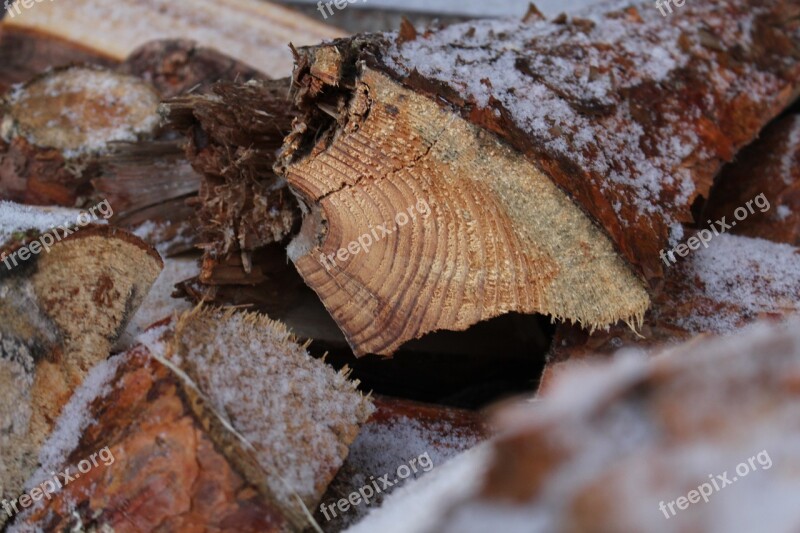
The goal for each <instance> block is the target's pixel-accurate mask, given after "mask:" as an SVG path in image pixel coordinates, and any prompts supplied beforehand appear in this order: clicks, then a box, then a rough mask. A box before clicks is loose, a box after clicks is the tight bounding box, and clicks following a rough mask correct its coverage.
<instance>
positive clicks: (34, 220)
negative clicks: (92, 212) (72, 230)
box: [0, 200, 81, 245]
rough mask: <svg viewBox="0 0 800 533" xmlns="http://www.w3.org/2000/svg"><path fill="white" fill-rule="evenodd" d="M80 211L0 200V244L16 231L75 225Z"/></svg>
mask: <svg viewBox="0 0 800 533" xmlns="http://www.w3.org/2000/svg"><path fill="white" fill-rule="evenodd" d="M80 213H81V211H80V210H78V209H68V208H64V207H33V206H28V205H21V204H17V203H14V202H8V201H5V200H0V245H2V244H3V243H5V242H7V241H8V240H9V239H11V237H12V236H13V235H14V233H17V232H25V231H27V230H35V231H36V232H39V233H45V232H47V231H49V230H51V229H53V228H54V227H56V226H63V225H64V224H68V225H75V223H76V220H77V218H78V215H79V214H80Z"/></svg>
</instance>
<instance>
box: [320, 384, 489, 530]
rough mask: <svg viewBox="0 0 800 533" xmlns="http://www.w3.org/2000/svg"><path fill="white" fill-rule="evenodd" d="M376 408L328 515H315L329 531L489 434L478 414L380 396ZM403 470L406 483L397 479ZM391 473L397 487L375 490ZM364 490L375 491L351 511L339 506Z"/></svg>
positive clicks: (338, 481) (335, 486) (330, 495)
mask: <svg viewBox="0 0 800 533" xmlns="http://www.w3.org/2000/svg"><path fill="white" fill-rule="evenodd" d="M375 408H376V410H375V413H373V415H372V417H371V418H370V419H369V421H368V422H367V423H366V424H365V425H364V427H363V428H361V433H360V434H359V436H358V438H357V439H356V440H355V442H354V443H353V445H352V446H351V447H350V454H349V455H348V456H347V460H346V461H345V463H344V465H343V466H342V468H341V470H339V473H338V474H337V475H336V478H334V480H333V482H332V483H331V485H330V487H328V490H327V492H326V493H325V495H324V496H323V497H322V504H325V505H326V508H325V511H324V512H323V510H322V508H319V509H317V510H316V511H315V512H316V518H317V521H318V522H319V523H320V524H324V525H325V531H326V532H330V533H333V532H336V531H341V530H343V529H345V528H346V527H348V526H349V525H350V524H354V523H357V522H358V521H359V520H360V519H361V518H363V517H364V516H365V515H366V514H367V513H369V512H370V511H372V510H373V509H375V508H377V507H379V506H380V505H381V503H382V502H383V501H384V499H385V498H386V497H387V495H388V494H390V493H391V492H393V491H395V490H398V489H399V488H400V487H401V486H404V485H405V483H410V482H411V480H412V479H417V478H419V477H422V476H423V475H425V474H426V473H427V472H430V471H431V470H433V469H434V468H439V467H441V466H442V465H443V464H444V463H445V462H446V461H448V460H449V459H450V458H451V457H454V456H456V455H457V454H459V453H461V452H464V451H466V450H468V449H470V448H472V447H474V446H476V445H477V444H478V443H480V442H482V441H483V440H485V439H486V438H487V436H488V433H489V431H488V429H487V428H486V426H485V425H484V423H483V420H482V416H481V415H480V414H478V413H476V412H474V411H465V410H461V409H452V408H447V407H442V406H439V405H427V404H421V403H417V402H410V401H407V400H401V399H398V398H391V397H381V396H376V397H375ZM403 465H405V466H403ZM398 469H399V470H400V475H401V476H406V478H405V479H406V480H407V481H406V480H403V479H400V478H399V477H398ZM386 474H388V477H386V478H385V480H386V481H388V482H389V483H392V486H386V484H385V483H383V482H377V488H376V485H375V484H373V483H372V482H373V481H377V480H379V479H380V478H382V477H383V476H385V475H386ZM364 487H369V489H371V490H367V489H365V491H364V493H365V494H366V496H367V497H368V498H369V501H364V500H363V498H362V500H361V502H360V503H358V504H357V505H352V506H351V507H350V509H349V510H348V511H347V512H341V508H337V504H338V502H339V501H340V500H342V499H345V500H348V498H349V496H350V494H359V489H363V488H364ZM370 493H371V494H370Z"/></svg>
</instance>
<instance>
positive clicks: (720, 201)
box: [701, 115, 800, 246]
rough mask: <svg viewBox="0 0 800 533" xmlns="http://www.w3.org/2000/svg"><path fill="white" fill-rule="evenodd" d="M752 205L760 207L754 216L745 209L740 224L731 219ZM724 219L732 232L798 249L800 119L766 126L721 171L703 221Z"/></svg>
mask: <svg viewBox="0 0 800 533" xmlns="http://www.w3.org/2000/svg"><path fill="white" fill-rule="evenodd" d="M760 195H763V198H761V199H759V200H755V199H756V197H758V196H760ZM764 200H766V202H767V204H764ZM754 201H757V202H758V203H759V208H753V209H754V211H755V212H754V213H750V211H749V210H748V211H747V216H746V217H745V218H743V219H739V218H738V217H737V216H736V215H735V213H736V210H737V209H742V208H744V209H747V207H746V206H747V203H748V202H750V203H751V204H750V205H751V207H752V206H753V202H754ZM763 205H768V207H769V209H766V210H765V209H764V208H763V207H761V206H763ZM722 217H726V220H727V221H728V223H730V222H736V227H734V228H732V229H731V230H730V231H731V232H733V233H737V234H739V235H747V236H749V237H760V238H762V239H767V240H770V241H774V242H784V243H787V244H791V245H793V246H800V115H790V116H788V117H786V118H783V119H781V120H779V121H778V122H776V123H775V124H772V125H770V126H769V127H768V128H766V130H765V131H764V133H763V134H762V135H761V138H760V139H759V140H758V141H756V142H755V143H753V144H752V145H751V146H748V147H747V148H746V149H744V150H742V152H741V153H740V154H739V155H738V156H737V158H736V161H735V162H734V163H731V164H730V165H728V166H727V167H725V169H723V171H722V173H721V174H720V176H719V177H718V178H717V180H716V184H715V185H714V189H713V190H712V192H711V196H710V198H709V201H708V203H707V204H706V206H705V213H704V214H703V217H702V220H711V221H712V223H713V222H714V221H717V220H721V219H722ZM701 225H703V224H701Z"/></svg>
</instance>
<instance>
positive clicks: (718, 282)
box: [677, 234, 800, 333]
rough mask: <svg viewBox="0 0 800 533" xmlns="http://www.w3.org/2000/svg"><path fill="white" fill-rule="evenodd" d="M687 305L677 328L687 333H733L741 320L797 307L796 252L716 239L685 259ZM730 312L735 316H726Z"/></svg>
mask: <svg viewBox="0 0 800 533" xmlns="http://www.w3.org/2000/svg"><path fill="white" fill-rule="evenodd" d="M690 261H691V263H690V265H689V269H688V278H687V279H689V280H696V282H690V287H691V289H690V290H693V294H692V295H691V296H690V298H691V301H700V299H707V300H709V301H711V302H713V304H714V305H713V306H711V307H707V306H704V305H696V306H693V307H692V309H691V310H689V313H690V314H688V315H687V316H681V317H679V318H678V319H677V324H678V325H680V326H681V327H683V328H686V329H687V330H689V331H690V332H694V333H701V332H712V333H726V332H731V331H734V330H735V329H736V328H737V327H738V326H739V324H740V322H741V321H743V320H744V319H746V318H754V317H756V316H757V315H758V314H759V313H770V312H777V311H780V310H786V311H790V310H794V311H798V310H799V306H800V253H798V249H797V248H794V247H792V246H789V245H788V244H779V243H774V242H770V241H766V240H763V239H754V238H750V237H741V236H735V235H730V234H722V235H720V236H718V237H715V238H714V239H713V240H712V241H711V243H710V245H709V247H708V249H703V248H701V249H699V250H697V251H696V252H694V255H692V256H691V258H690ZM728 308H732V309H734V310H735V312H730V311H729V310H728Z"/></svg>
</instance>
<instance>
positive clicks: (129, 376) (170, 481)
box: [11, 347, 287, 533]
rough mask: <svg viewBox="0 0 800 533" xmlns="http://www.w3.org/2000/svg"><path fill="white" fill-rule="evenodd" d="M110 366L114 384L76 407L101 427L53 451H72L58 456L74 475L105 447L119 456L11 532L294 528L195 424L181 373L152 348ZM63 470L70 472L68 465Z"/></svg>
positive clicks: (264, 532) (257, 532)
mask: <svg viewBox="0 0 800 533" xmlns="http://www.w3.org/2000/svg"><path fill="white" fill-rule="evenodd" d="M106 366H107V367H108V368H107V373H108V379H105V380H102V381H100V380H95V381H100V382H99V383H96V382H89V381H87V382H86V385H84V386H83V387H82V388H81V389H79V392H80V393H81V400H82V402H81V404H80V405H78V404H77V403H76V407H82V409H81V410H78V409H74V410H73V411H76V413H75V414H76V415H78V416H80V415H83V416H85V417H86V419H88V420H96V422H95V423H93V424H91V425H88V426H87V427H86V428H85V430H84V431H83V433H82V434H81V435H80V441H79V442H69V441H67V442H60V440H59V435H58V434H56V435H54V437H53V438H51V439H50V441H49V442H48V443H47V446H48V447H51V448H55V449H56V450H59V449H63V452H62V453H60V454H59V455H60V456H61V457H63V461H64V464H65V465H71V468H70V474H71V475H74V474H75V473H78V470H77V464H78V463H79V462H80V461H81V460H88V458H89V457H90V456H91V454H96V453H97V452H98V451H100V450H103V449H105V448H106V447H107V448H108V452H105V454H104V455H105V456H106V457H108V456H109V453H110V454H111V457H113V462H111V461H102V460H98V466H97V467H95V468H92V469H91V470H89V471H88V472H86V473H81V474H80V478H78V479H75V480H74V481H72V482H71V483H69V484H68V485H66V486H65V487H64V488H63V489H62V490H61V491H60V492H58V493H57V494H55V495H53V496H52V499H51V500H49V501H44V503H45V504H46V505H43V506H42V505H41V503H40V506H39V507H34V508H33V509H32V510H30V511H26V512H24V514H22V515H21V516H20V518H18V519H17V521H16V526H17V527H16V528H14V527H12V528H11V531H14V530H15V529H18V530H21V531H26V530H29V529H31V528H37V527H38V528H41V529H42V530H51V531H52V530H65V529H66V530H71V529H74V528H79V527H87V528H89V527H90V525H96V526H97V527H98V528H99V527H103V526H105V527H110V528H113V530H114V531H139V532H142V533H149V532H155V531H208V530H211V529H213V530H214V531H219V532H224V533H238V532H243V533H250V532H252V533H272V532H279V531H285V530H286V529H287V521H286V518H285V517H284V516H283V515H282V514H281V512H280V510H279V509H277V508H275V507H273V506H272V505H271V504H270V502H269V501H267V500H265V499H264V498H262V497H261V495H260V494H259V492H258V490H257V489H256V487H255V486H254V485H253V484H251V483H248V481H247V480H246V479H245V478H244V477H243V476H242V475H241V474H239V473H238V472H237V471H236V469H235V468H234V466H232V464H231V462H230V461H229V460H228V459H227V458H226V457H225V455H224V453H223V451H222V450H220V448H219V447H218V446H217V445H216V443H215V442H214V440H213V439H212V438H211V437H210V435H209V431H208V428H206V427H204V426H203V424H202V423H201V422H200V421H199V420H198V419H197V418H196V416H195V414H194V409H193V405H192V403H191V401H190V399H189V398H187V396H186V394H185V393H184V392H183V382H182V381H181V380H180V378H179V377H177V376H176V375H175V374H174V373H173V372H171V371H170V370H169V369H168V368H167V367H165V366H163V365H162V364H160V363H159V362H157V361H156V360H154V359H152V358H151V356H150V354H149V353H148V351H147V349H146V348H143V347H139V348H136V349H133V350H131V351H130V352H128V353H126V354H123V355H121V356H117V357H115V358H114V359H112V360H111V361H109V362H108V363H106ZM90 384H93V385H94V386H93V387H92V388H91V389H90V388H89V385H90ZM104 387H105V390H104ZM109 463H110V464H109ZM54 468H56V470H52V471H59V472H63V471H64V470H63V468H64V465H62V464H58V465H56V466H55V467H54ZM45 474H46V473H45ZM41 479H42V478H40V477H34V478H33V479H32V482H33V483H37V482H41ZM15 497H16V496H15ZM18 507H19V505H18Z"/></svg>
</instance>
